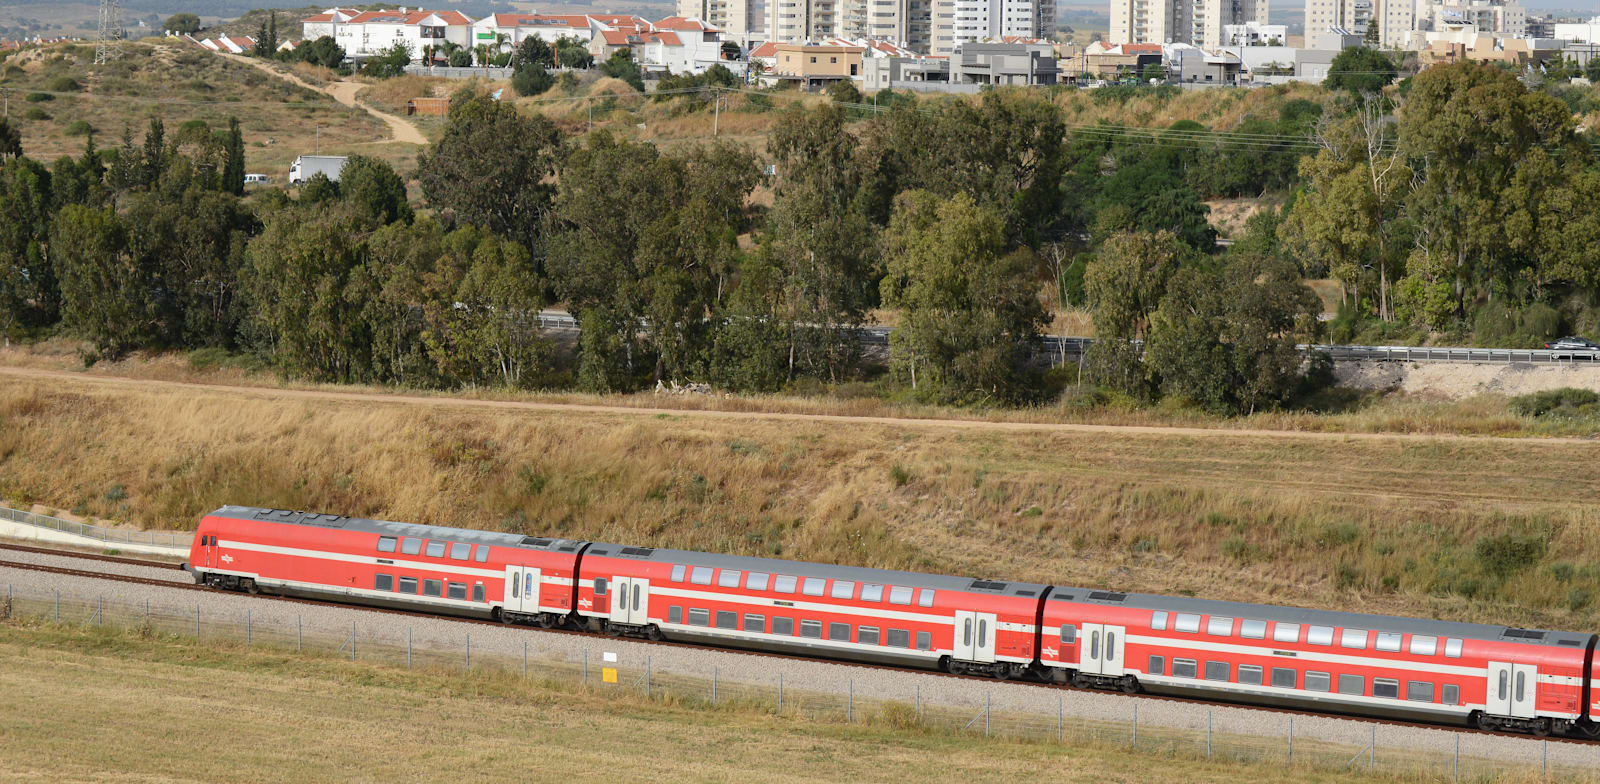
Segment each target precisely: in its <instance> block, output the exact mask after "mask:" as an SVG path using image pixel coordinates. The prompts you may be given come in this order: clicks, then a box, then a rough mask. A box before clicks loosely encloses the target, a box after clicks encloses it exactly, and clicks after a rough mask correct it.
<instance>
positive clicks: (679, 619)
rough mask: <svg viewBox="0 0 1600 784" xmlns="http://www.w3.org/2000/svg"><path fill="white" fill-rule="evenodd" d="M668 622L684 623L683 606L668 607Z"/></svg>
mask: <svg viewBox="0 0 1600 784" xmlns="http://www.w3.org/2000/svg"><path fill="white" fill-rule="evenodd" d="M667 623H683V608H682V607H668V608H667Z"/></svg>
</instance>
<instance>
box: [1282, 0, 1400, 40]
mask: <svg viewBox="0 0 1600 784" xmlns="http://www.w3.org/2000/svg"><path fill="white" fill-rule="evenodd" d="M1380 1H1381V0H1380ZM1405 2H1413V0H1405ZM1372 4H1373V0H1306V38H1307V40H1309V39H1310V38H1311V37H1312V36H1315V35H1318V34H1320V33H1325V32H1327V31H1329V30H1333V29H1340V30H1348V31H1350V32H1352V33H1355V34H1356V35H1360V36H1364V35H1366V34H1367V25H1368V24H1371V23H1372ZM1408 29H1409V28H1408Z"/></svg>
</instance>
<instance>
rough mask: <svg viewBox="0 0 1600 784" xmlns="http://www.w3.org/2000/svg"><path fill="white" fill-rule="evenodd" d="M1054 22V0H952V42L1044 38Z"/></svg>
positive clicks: (1048, 33)
mask: <svg viewBox="0 0 1600 784" xmlns="http://www.w3.org/2000/svg"><path fill="white" fill-rule="evenodd" d="M1055 26H1056V4H1055V0H955V20H954V23H953V27H952V29H953V33H954V42H955V43H957V44H963V43H966V42H969V41H985V40H1003V39H1005V38H1046V37H1048V36H1049V35H1050V33H1051V32H1052V31H1053V30H1054V29H1055Z"/></svg>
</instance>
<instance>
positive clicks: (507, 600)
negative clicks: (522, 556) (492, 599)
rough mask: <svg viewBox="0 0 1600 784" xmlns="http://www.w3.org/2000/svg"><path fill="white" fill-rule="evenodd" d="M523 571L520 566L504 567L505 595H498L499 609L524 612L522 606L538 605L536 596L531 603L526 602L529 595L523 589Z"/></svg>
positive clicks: (532, 606) (533, 606) (534, 606)
mask: <svg viewBox="0 0 1600 784" xmlns="http://www.w3.org/2000/svg"><path fill="white" fill-rule="evenodd" d="M524 571H525V570H524V569H523V567H521V566H507V567H506V588H505V595H503V596H501V597H500V606H501V609H503V610H505V611H506V612H524V610H523V608H524V607H529V608H530V609H531V608H536V607H538V604H539V602H538V599H537V598H534V599H533V601H532V603H531V604H528V603H527V602H528V600H529V598H531V597H528V596H527V592H526V591H524V590H523V586H522V583H523V573H524Z"/></svg>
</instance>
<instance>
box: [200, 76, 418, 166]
mask: <svg viewBox="0 0 1600 784" xmlns="http://www.w3.org/2000/svg"><path fill="white" fill-rule="evenodd" d="M222 56H223V57H226V58H229V59H231V60H233V61H234V62H237V63H242V64H244V65H248V66H251V67H254V68H259V69H261V70H263V71H265V72H267V73H269V74H271V75H273V76H275V77H277V78H279V79H282V80H284V81H286V82H289V83H290V84H293V85H296V86H298V87H304V88H306V89H307V90H312V91H314V92H319V93H322V94H323V95H326V96H329V97H331V98H333V99H334V100H335V101H338V102H339V103H342V104H344V105H345V106H349V107H351V108H353V109H360V110H362V111H364V112H366V113H367V114H370V115H372V116H373V117H376V118H378V119H379V120H382V121H383V123H384V124H385V125H388V126H389V134H390V136H392V137H393V138H391V139H388V140H386V141H395V142H405V143H407V144H422V145H425V144H427V143H428V137H426V136H423V135H422V131H419V130H417V126H415V125H412V124H411V123H410V122H409V121H407V120H405V119H403V118H400V117H396V116H394V115H392V114H388V113H386V112H380V111H378V110H377V109H374V108H373V107H371V106H368V105H366V104H364V103H361V102H359V101H357V100H356V93H359V92H361V88H362V87H365V86H366V85H364V84H361V83H360V82H350V81H338V82H334V83H332V84H331V85H329V86H327V87H318V86H316V85H314V84H311V83H310V82H307V81H306V80H304V79H301V78H300V77H298V76H295V75H294V74H292V73H286V72H284V71H280V70H278V69H276V68H273V67H272V66H270V65H268V64H267V63H264V62H262V61H260V60H258V59H256V58H254V57H245V56H243V55H237V54H222Z"/></svg>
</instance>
